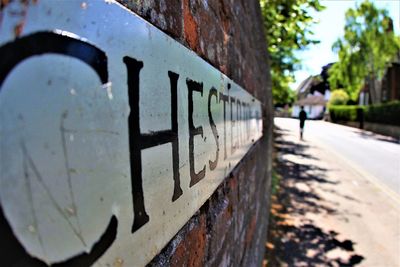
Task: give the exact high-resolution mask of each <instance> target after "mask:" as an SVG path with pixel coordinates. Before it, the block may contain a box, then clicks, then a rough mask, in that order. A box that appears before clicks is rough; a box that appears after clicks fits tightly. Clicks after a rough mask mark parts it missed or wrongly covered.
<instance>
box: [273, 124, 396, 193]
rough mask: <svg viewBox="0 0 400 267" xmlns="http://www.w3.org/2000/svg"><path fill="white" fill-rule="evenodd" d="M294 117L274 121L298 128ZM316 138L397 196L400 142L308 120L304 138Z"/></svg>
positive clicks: (335, 154) (311, 139)
mask: <svg viewBox="0 0 400 267" xmlns="http://www.w3.org/2000/svg"><path fill="white" fill-rule="evenodd" d="M298 124H299V121H298V120H296V119H286V118H276V119H275V125H277V126H278V127H280V128H283V129H288V130H291V131H298V127H299V125H298ZM307 140H308V141H317V142H318V143H320V144H321V145H323V146H324V147H326V148H327V149H328V150H330V152H332V153H333V154H332V156H340V157H342V158H343V159H345V160H346V161H348V163H349V164H351V165H352V166H353V167H354V168H355V169H357V170H358V171H361V172H362V173H363V174H367V175H368V176H369V177H370V178H372V179H373V180H375V181H379V182H378V183H381V186H382V187H383V188H385V189H386V190H387V192H389V193H392V194H393V192H395V193H394V195H396V197H397V198H400V144H398V143H395V142H394V141H393V140H392V139H390V138H386V137H384V136H381V135H376V134H373V133H371V132H366V131H361V130H358V129H355V128H352V127H346V126H342V125H337V124H333V123H329V122H324V121H307V122H306V126H305V132H304V142H307Z"/></svg>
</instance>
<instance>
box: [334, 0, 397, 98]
mask: <svg viewBox="0 0 400 267" xmlns="http://www.w3.org/2000/svg"><path fill="white" fill-rule="evenodd" d="M344 31H345V33H344V36H343V37H342V38H339V39H338V40H337V41H336V42H335V43H334V44H333V46H332V49H333V51H335V52H337V53H338V56H339V61H338V62H337V63H335V64H334V65H333V66H332V68H331V69H330V71H329V74H330V77H329V83H330V86H331V88H332V89H336V88H344V89H345V90H346V91H347V92H348V94H349V95H350V97H351V98H352V99H353V100H356V99H357V96H358V93H359V91H360V89H362V87H363V85H364V83H365V81H366V78H367V77H368V78H369V80H370V81H371V84H374V85H375V83H376V82H375V81H376V80H377V79H381V78H382V76H383V74H384V72H385V69H386V67H387V66H388V64H389V63H390V62H391V60H393V58H394V56H395V55H396V53H397V52H398V51H399V48H400V39H399V37H398V36H395V34H394V32H393V30H392V21H391V19H390V17H389V15H388V11H387V10H383V9H378V8H376V7H375V6H374V4H373V3H371V2H369V1H365V2H363V3H362V4H361V5H360V6H359V7H357V8H356V9H349V10H348V11H347V12H346V22H345V28H344ZM373 87H374V86H373ZM374 89H375V88H374ZM371 93H372V94H374V93H375V98H376V97H378V92H371ZM371 97H374V95H371Z"/></svg>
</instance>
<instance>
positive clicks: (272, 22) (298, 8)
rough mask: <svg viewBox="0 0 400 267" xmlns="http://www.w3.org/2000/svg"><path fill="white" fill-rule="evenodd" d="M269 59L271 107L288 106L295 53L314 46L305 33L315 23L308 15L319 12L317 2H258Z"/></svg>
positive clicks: (285, 0)
mask: <svg viewBox="0 0 400 267" xmlns="http://www.w3.org/2000/svg"><path fill="white" fill-rule="evenodd" d="M260 5H261V11H262V15H263V19H264V28H265V33H266V36H267V41H268V51H269V54H270V59H271V74H272V94H273V97H274V103H275V104H283V103H288V102H292V101H293V99H294V92H293V91H291V90H290V87H289V85H290V83H291V82H293V81H294V74H293V72H294V71H295V70H297V69H299V68H300V66H301V62H300V60H299V59H298V58H297V57H296V55H295V52H296V51H299V50H303V49H305V48H306V47H307V46H308V45H310V44H315V43H318V41H316V40H313V39H311V38H310V36H311V35H312V34H313V32H312V31H311V30H310V29H309V27H310V26H311V25H313V24H314V23H316V21H315V20H314V19H313V18H312V16H311V15H310V12H312V11H321V10H322V9H323V6H322V5H321V4H320V3H319V0H260Z"/></svg>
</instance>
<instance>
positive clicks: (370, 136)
mask: <svg viewBox="0 0 400 267" xmlns="http://www.w3.org/2000/svg"><path fill="white" fill-rule="evenodd" d="M353 133H355V134H358V135H359V136H360V137H361V138H364V139H368V140H377V141H384V142H389V143H394V144H399V143H400V139H396V138H394V137H390V136H383V135H380V134H375V133H372V132H368V131H353Z"/></svg>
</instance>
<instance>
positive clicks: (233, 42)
mask: <svg viewBox="0 0 400 267" xmlns="http://www.w3.org/2000/svg"><path fill="white" fill-rule="evenodd" d="M119 1H120V2H121V3H122V4H124V5H125V6H127V7H128V8H130V9H131V10H133V11H134V12H136V13H137V14H139V15H140V16H142V17H143V18H144V19H146V20H147V21H149V22H150V23H152V24H153V25H155V26H156V27H158V28H159V29H161V30H163V31H164V32H166V33H167V34H168V35H170V36H171V37H173V38H174V39H175V40H177V41H178V42H180V43H182V44H183V45H185V46H186V47H188V48H190V49H191V50H193V51H195V52H196V53H197V54H198V55H199V56H200V57H202V58H203V59H205V60H206V61H208V62H209V63H210V64H212V65H213V66H214V67H216V68H217V69H219V70H220V71H221V72H223V73H225V74H226V75H227V76H228V77H229V78H231V79H233V80H234V81H235V82H236V83H238V84H239V85H241V86H242V87H243V88H245V89H246V90H248V91H249V92H250V93H251V94H253V95H255V96H256V97H257V98H258V99H260V100H261V101H262V103H263V109H264V137H263V138H262V139H261V140H260V141H258V142H257V143H256V144H255V145H254V146H253V147H252V148H251V150H250V151H249V152H248V153H247V155H246V156H245V157H244V158H243V160H242V161H241V162H240V163H239V165H238V166H237V167H236V168H235V169H234V170H233V172H232V173H231V174H230V175H229V177H227V178H226V179H225V181H224V182H223V183H222V184H221V185H220V186H219V187H218V189H217V190H216V192H214V194H213V195H212V196H211V198H210V199H209V200H208V201H207V202H206V203H205V204H204V205H203V206H202V207H201V208H200V210H199V211H198V212H197V213H196V214H195V215H194V216H193V217H192V218H191V219H190V220H189V222H188V223H187V224H186V225H185V226H184V227H183V228H182V229H181V230H180V231H179V232H178V234H177V235H176V236H175V237H174V238H173V239H172V240H171V241H170V243H169V244H168V245H167V246H166V247H165V248H164V249H163V251H162V252H161V253H160V254H159V255H158V256H156V257H155V258H154V259H153V261H152V262H151V263H150V264H149V265H150V266H168V265H169V266H204V265H205V266H260V265H261V260H262V256H263V251H264V242H265V238H266V234H265V231H266V227H267V221H268V206H269V203H268V199H269V188H270V176H271V149H272V146H271V144H272V143H271V140H272V139H271V129H272V112H271V110H272V97H271V88H270V77H269V67H268V58H267V53H266V43H265V39H264V34H263V25H262V20H261V13H260V10H259V3H258V0H246V1H245V0H159V1H150V0H119Z"/></svg>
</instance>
